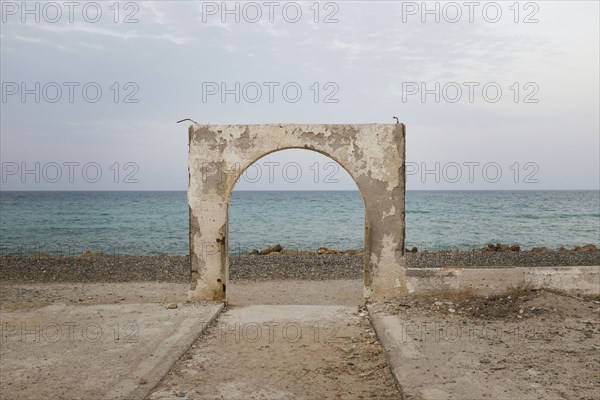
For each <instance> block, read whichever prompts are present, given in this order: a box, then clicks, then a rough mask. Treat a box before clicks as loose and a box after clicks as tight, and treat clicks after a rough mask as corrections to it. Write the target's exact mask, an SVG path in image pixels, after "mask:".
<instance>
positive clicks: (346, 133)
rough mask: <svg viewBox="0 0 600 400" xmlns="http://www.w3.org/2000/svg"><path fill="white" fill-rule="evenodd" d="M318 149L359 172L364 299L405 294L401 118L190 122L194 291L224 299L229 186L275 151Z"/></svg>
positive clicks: (207, 297)
mask: <svg viewBox="0 0 600 400" xmlns="http://www.w3.org/2000/svg"><path fill="white" fill-rule="evenodd" d="M290 148H299V149H308V150H313V151H317V152H319V153H322V154H324V155H325V156H327V157H329V158H331V159H333V160H334V161H336V162H337V163H338V164H340V165H341V166H342V167H343V168H344V169H346V171H348V173H349V174H350V176H352V178H353V179H354V181H355V183H356V185H357V187H358V189H359V191H360V192H361V197H362V198H363V204H364V207H365V241H364V243H365V268H364V271H365V274H364V285H365V291H364V293H365V298H366V299H377V300H381V299H385V298H390V297H396V296H399V295H402V294H405V293H406V291H407V289H406V283H405V282H406V281H405V263H404V232H405V230H404V192H405V171H404V155H405V130H404V125H403V124H390V125H387V124H386V125H379V124H368V125H192V126H191V127H190V130H189V173H190V184H189V189H188V203H189V207H190V264H191V266H190V267H191V278H192V290H191V291H190V297H191V298H193V299H199V300H225V299H226V293H227V265H228V260H227V247H228V238H227V226H228V221H227V218H228V213H227V212H228V206H229V200H230V197H231V192H232V190H233V187H234V185H235V182H236V181H237V179H238V177H239V176H240V175H241V174H242V172H243V171H244V170H245V169H246V168H248V167H249V166H250V165H252V164H253V163H254V162H256V161H257V160H259V159H260V158H262V157H264V156H265V155H267V154H270V153H272V152H275V151H279V150H283V149H290Z"/></svg>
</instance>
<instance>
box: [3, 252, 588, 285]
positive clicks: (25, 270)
mask: <svg viewBox="0 0 600 400" xmlns="http://www.w3.org/2000/svg"><path fill="white" fill-rule="evenodd" d="M405 257H406V263H407V267H408V268H416V269H418V268H443V267H465V268H469V267H479V268H495V267H553V266H600V251H598V250H593V251H557V250H546V251H530V250H529V251H481V252H473V251H471V252H464V251H451V250H445V251H436V252H430V251H426V252H419V253H406V254H405ZM189 262H190V261H189V256H169V255H161V256H123V255H118V256H110V255H98V254H96V255H88V256H68V257H61V256H46V257H30V256H17V257H14V256H3V257H0V283H59V282H80V283H81V282H84V283H85V282H90V283H91V282H113V283H118V282H172V283H189V282H190V269H189ZM229 263H230V266H229V274H230V275H229V279H230V280H231V281H232V282H237V281H272V280H343V279H362V277H363V256H362V254H353V255H350V254H341V253H338V254H326V253H324V254H316V253H314V252H312V253H304V254H280V253H271V254H267V255H261V256H256V255H245V256H230V257H229Z"/></svg>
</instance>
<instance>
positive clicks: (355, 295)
mask: <svg viewBox="0 0 600 400" xmlns="http://www.w3.org/2000/svg"><path fill="white" fill-rule="evenodd" d="M227 299H228V302H229V304H231V305H250V304H299V305H300V304H304V305H346V306H358V305H364V303H365V300H364V298H363V281H362V280H358V279H354V280H351V279H343V280H342V279H339V280H323V281H263V282H253V281H237V282H232V283H230V284H229V286H228V287H227Z"/></svg>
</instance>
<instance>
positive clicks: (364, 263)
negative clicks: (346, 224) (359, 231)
mask: <svg viewBox="0 0 600 400" xmlns="http://www.w3.org/2000/svg"><path fill="white" fill-rule="evenodd" d="M287 150H303V151H305V152H307V153H309V152H311V153H317V154H320V155H322V156H324V157H326V158H327V159H328V160H330V161H333V162H335V163H336V164H337V165H338V166H340V167H341V168H342V169H343V170H344V171H346V173H347V174H348V176H350V178H351V179H352V182H353V183H354V187H355V189H356V191H358V193H359V197H360V200H361V206H362V211H363V218H362V219H363V237H362V246H361V248H360V249H361V250H360V251H361V252H362V257H361V258H362V271H363V284H364V285H365V287H367V286H368V285H369V284H370V282H369V281H368V279H369V278H370V276H369V274H367V272H366V271H367V269H368V265H369V262H368V261H369V260H368V257H367V254H368V252H367V251H366V250H367V249H366V245H367V241H368V234H369V233H368V229H367V227H368V226H369V225H368V221H367V213H366V203H365V196H364V194H363V192H362V190H361V189H360V186H359V184H358V182H357V180H356V178H355V177H354V176H353V175H352V173H351V172H350V170H349V169H348V168H347V167H346V166H344V165H343V164H342V163H341V162H340V161H339V160H337V159H336V158H335V157H334V156H332V155H331V154H329V153H328V152H326V151H323V150H317V149H314V148H307V147H301V146H289V147H284V148H277V149H273V150H270V151H267V152H265V153H264V154H263V155H261V156H259V157H256V158H253V160H252V161H251V162H249V163H248V164H247V165H244V166H242V167H241V168H239V169H236V174H235V175H234V176H235V184H234V185H233V186H230V187H228V190H227V195H226V203H227V231H226V234H225V254H226V255H227V259H226V272H225V276H226V284H227V285H228V286H229V283H230V282H231V279H230V262H229V259H230V242H229V239H230V237H231V235H230V230H229V229H230V225H231V222H230V207H231V202H232V194H233V192H234V190H235V187H236V186H237V184H238V183H239V181H240V179H242V176H243V175H244V173H245V172H246V171H247V170H248V168H250V167H252V166H253V165H255V164H257V163H258V162H259V161H260V160H263V159H265V158H267V157H268V156H269V155H272V154H274V153H280V152H285V151H287ZM266 244H268V245H270V244H275V243H263V244H262V245H261V246H264V245H266ZM286 248H289V247H287V246H284V249H286ZM248 249H249V248H248ZM296 250H306V249H296ZM313 251H316V249H314V250H313ZM243 253H244V252H243V251H242V252H240V255H241V254H243ZM246 254H247V252H246Z"/></svg>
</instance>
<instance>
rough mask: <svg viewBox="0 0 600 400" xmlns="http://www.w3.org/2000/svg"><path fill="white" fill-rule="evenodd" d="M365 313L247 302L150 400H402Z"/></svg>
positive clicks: (185, 359)
mask: <svg viewBox="0 0 600 400" xmlns="http://www.w3.org/2000/svg"><path fill="white" fill-rule="evenodd" d="M374 336H375V334H374V333H373V331H372V327H371V323H370V321H369V319H368V315H367V313H366V312H363V311H359V310H358V308H357V307H355V306H354V307H352V306H333V305H329V306H323V305H251V306H242V307H239V306H238V307H231V308H228V310H227V311H226V312H223V313H222V314H221V315H220V316H219V319H218V321H216V323H214V324H212V325H211V326H210V328H209V329H208V331H207V333H206V334H204V335H202V337H201V339H200V340H198V341H197V342H196V343H195V344H194V345H193V346H192V348H191V349H190V350H189V351H188V352H187V353H186V354H185V355H184V356H183V357H181V359H180V360H179V361H178V362H177V363H176V364H175V366H174V367H173V369H172V370H171V371H170V372H169V374H167V376H166V377H165V378H164V379H163V380H162V381H161V382H160V384H159V385H158V386H157V387H156V388H155V389H154V391H153V392H152V394H150V396H149V397H148V399H149V400H167V399H169V400H172V399H176V398H183V399H188V400H219V399H227V400H247V399H265V400H267V399H270V400H287V399H294V400H312V399H329V400H333V399H347V400H354V399H361V398H364V399H367V398H368V399H390V400H400V399H401V396H400V393H399V392H398V391H397V389H396V387H395V382H394V379H393V378H392V377H391V375H390V373H389V369H388V365H387V362H386V361H385V357H384V356H383V355H382V354H381V347H380V345H379V342H377V341H376V340H374Z"/></svg>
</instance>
